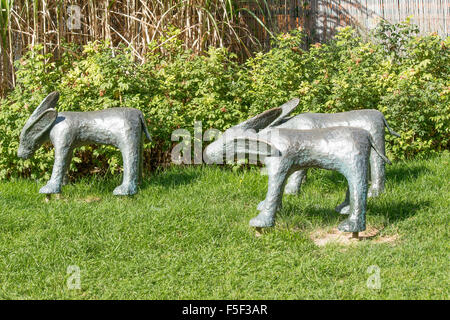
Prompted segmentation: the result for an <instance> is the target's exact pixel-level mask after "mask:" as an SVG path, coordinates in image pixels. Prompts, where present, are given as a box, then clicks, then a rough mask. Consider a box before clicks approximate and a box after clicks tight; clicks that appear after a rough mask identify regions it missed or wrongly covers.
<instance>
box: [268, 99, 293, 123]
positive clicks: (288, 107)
mask: <svg viewBox="0 0 450 320" xmlns="http://www.w3.org/2000/svg"><path fill="white" fill-rule="evenodd" d="M299 102H300V99H298V98H294V99H292V100H290V101H288V102H286V103H285V104H283V105H282V106H280V108H281V110H282V112H281V114H280V115H279V116H278V118H276V119H275V120H274V121H273V122H272V123H271V124H269V125H268V127H274V126H276V125H278V124H279V123H280V122H281V121H283V119H284V118H286V117H287V116H288V115H290V114H291V113H292V111H294V109H295V108H296V107H297V106H298V104H299Z"/></svg>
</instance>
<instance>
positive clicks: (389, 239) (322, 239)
mask: <svg viewBox="0 0 450 320" xmlns="http://www.w3.org/2000/svg"><path fill="white" fill-rule="evenodd" d="M380 231H381V229H377V228H375V227H371V226H368V227H367V229H366V230H365V231H363V232H359V234H358V237H357V238H356V237H355V236H356V235H353V234H352V233H348V232H342V231H339V230H338V229H337V228H333V229H327V230H325V229H319V230H316V231H314V232H312V233H311V235H310V237H311V240H313V241H314V243H315V244H316V245H318V246H324V245H326V244H328V243H337V244H342V245H351V244H355V243H358V242H360V241H372V242H374V243H394V242H395V241H396V240H397V239H398V236H397V235H387V236H380V235H379V233H380Z"/></svg>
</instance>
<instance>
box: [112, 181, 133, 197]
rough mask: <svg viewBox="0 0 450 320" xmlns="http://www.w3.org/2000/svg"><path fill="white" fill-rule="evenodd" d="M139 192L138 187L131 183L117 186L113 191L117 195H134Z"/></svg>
mask: <svg viewBox="0 0 450 320" xmlns="http://www.w3.org/2000/svg"><path fill="white" fill-rule="evenodd" d="M136 193H137V188H136V187H132V186H129V185H123V184H121V185H120V186H118V187H116V188H115V189H114V191H113V194H114V195H115V196H132V195H133V194H136Z"/></svg>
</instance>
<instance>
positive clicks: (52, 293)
mask: <svg viewBox="0 0 450 320" xmlns="http://www.w3.org/2000/svg"><path fill="white" fill-rule="evenodd" d="M449 162H450V154H449V153H448V152H447V153H444V154H442V155H441V156H440V157H436V158H433V159H430V160H423V161H419V160H418V161H410V162H397V163H395V164H394V165H392V166H388V169H387V185H386V192H385V193H384V194H383V195H382V196H381V197H379V198H377V199H371V200H369V202H368V212H367V222H368V226H369V227H371V228H377V229H381V232H380V233H379V235H378V236H376V237H375V238H372V239H370V240H364V241H359V242H355V243H353V244H351V245H342V244H338V243H330V244H327V245H325V246H317V245H316V244H315V243H314V242H313V241H312V240H311V234H313V233H314V232H317V230H325V231H326V230H329V229H331V228H333V227H336V226H337V225H338V223H339V222H340V221H341V220H343V219H344V217H343V216H340V215H339V214H337V213H335V212H334V210H333V208H334V207H335V206H336V205H337V204H339V203H340V202H341V201H342V200H343V198H344V195H345V188H346V183H345V181H344V178H343V177H342V176H340V175H339V174H337V173H333V172H328V171H322V170H315V171H314V172H310V175H309V179H308V182H307V184H306V185H305V186H304V188H303V191H302V192H301V194H300V195H298V196H284V200H283V204H284V207H283V209H282V210H281V211H280V212H279V213H278V216H277V224H276V226H275V227H274V228H270V229H268V230H266V231H265V232H263V234H262V235H259V236H258V235H257V234H256V232H255V230H253V229H252V228H250V227H249V226H248V222H249V219H250V218H252V217H254V216H255V215H256V214H257V211H256V205H257V204H258V202H259V201H261V200H262V199H263V198H264V196H265V192H266V188H267V176H263V175H261V174H260V171H259V169H258V168H252V169H250V170H238V171H236V172H233V171H232V170H228V169H221V168H218V167H206V166H203V167H201V166H192V167H173V168H171V169H168V170H166V171H164V172H161V173H157V174H153V175H151V176H147V177H146V179H145V182H144V184H143V185H142V187H141V190H140V192H139V194H138V195H136V196H134V197H130V198H126V197H125V198H118V197H114V196H113V195H112V191H113V189H114V187H115V186H116V185H118V184H119V183H120V178H121V177H119V176H117V177H114V178H110V179H101V178H100V179H99V178H98V177H95V176H91V177H88V178H85V179H83V180H82V181H78V182H75V183H74V184H71V185H68V186H66V187H64V189H63V191H64V195H63V198H62V199H60V200H52V201H51V202H49V203H46V202H45V201H44V196H43V195H40V194H38V190H39V187H41V186H42V185H43V183H42V182H39V183H37V182H34V181H30V180H17V181H13V182H5V181H4V182H1V183H0V208H1V213H0V243H1V245H0V256H1V259H0V298H2V299H18V298H21V299H30V298H37V299H42V298H44V299H72V298H73V299H98V298H100V299H113V298H119V299H318V298H322V299H385V298H388V299H396V298H398V299H406V298H411V299H419V298H424V299H436V298H441V299H449V298H450V297H449V289H450V281H449V274H450V273H449V271H450V268H449V253H450V250H449V212H450V191H449V181H450V169H449ZM380 237H390V238H393V239H395V240H394V241H392V242H387V243H382V242H380V241H377V239H378V238H380ZM70 265H76V266H78V267H79V268H80V270H81V289H80V290H69V289H68V288H67V285H66V282H67V280H68V278H69V276H70V274H68V273H67V268H68V266H70ZM372 265H375V266H378V267H379V268H380V269H379V270H380V276H381V289H379V290H375V289H370V288H368V287H367V285H366V282H367V279H368V278H369V276H370V275H371V274H370V273H368V272H367V269H368V268H369V266H372Z"/></svg>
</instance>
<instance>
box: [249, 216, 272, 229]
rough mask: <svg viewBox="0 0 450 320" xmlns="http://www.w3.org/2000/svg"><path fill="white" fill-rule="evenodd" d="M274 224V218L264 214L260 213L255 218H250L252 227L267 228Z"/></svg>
mask: <svg viewBox="0 0 450 320" xmlns="http://www.w3.org/2000/svg"><path fill="white" fill-rule="evenodd" d="M273 225H274V219H273V218H271V217H269V216H267V215H263V214H259V215H258V216H256V217H255V218H253V219H251V220H250V227H255V228H267V227H272V226H273Z"/></svg>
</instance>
